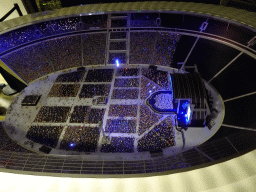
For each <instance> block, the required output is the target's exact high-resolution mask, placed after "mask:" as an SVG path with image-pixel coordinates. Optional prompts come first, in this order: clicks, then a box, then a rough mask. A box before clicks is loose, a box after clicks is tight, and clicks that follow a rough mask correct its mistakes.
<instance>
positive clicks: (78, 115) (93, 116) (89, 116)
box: [70, 106, 105, 124]
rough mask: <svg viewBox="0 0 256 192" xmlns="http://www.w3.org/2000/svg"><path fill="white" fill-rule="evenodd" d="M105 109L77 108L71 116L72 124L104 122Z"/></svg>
mask: <svg viewBox="0 0 256 192" xmlns="http://www.w3.org/2000/svg"><path fill="white" fill-rule="evenodd" d="M104 114H105V109H98V108H91V107H89V106H75V107H74V111H73V113H72V114H71V118H70V123H88V124H97V123H99V122H100V121H102V119H103V116H104Z"/></svg>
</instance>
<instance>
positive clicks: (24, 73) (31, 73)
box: [1, 43, 54, 82]
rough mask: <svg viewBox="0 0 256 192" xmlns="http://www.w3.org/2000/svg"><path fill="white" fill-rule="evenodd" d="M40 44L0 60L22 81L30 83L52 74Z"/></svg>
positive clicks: (51, 68) (50, 66) (52, 69)
mask: <svg viewBox="0 0 256 192" xmlns="http://www.w3.org/2000/svg"><path fill="white" fill-rule="evenodd" d="M43 49H44V48H43V46H42V44H41V43H40V44H36V45H33V46H30V47H26V48H23V49H21V50H17V51H14V52H12V53H11V54H8V55H5V56H3V57H2V58H1V59H2V60H3V62H5V63H6V64H7V65H8V66H9V67H10V68H11V69H13V70H15V73H16V74H17V75H19V77H21V78H22V79H23V80H24V81H26V82H30V81H33V80H35V79H37V78H39V77H41V76H44V75H47V74H49V73H52V72H54V68H53V67H52V65H51V64H50V63H49V62H48V60H47V56H46V55H45V54H44V50H43Z"/></svg>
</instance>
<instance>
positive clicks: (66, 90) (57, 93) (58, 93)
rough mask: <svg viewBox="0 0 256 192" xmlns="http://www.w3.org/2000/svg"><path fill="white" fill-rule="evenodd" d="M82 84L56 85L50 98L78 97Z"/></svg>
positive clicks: (49, 95)
mask: <svg viewBox="0 0 256 192" xmlns="http://www.w3.org/2000/svg"><path fill="white" fill-rule="evenodd" d="M79 88H80V84H66V85H65V84H54V85H53V86H52V88H51V91H50V93H49V94H48V97H76V95H77V93H78V90H79Z"/></svg>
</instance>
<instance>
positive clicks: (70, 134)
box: [60, 126, 100, 152]
mask: <svg viewBox="0 0 256 192" xmlns="http://www.w3.org/2000/svg"><path fill="white" fill-rule="evenodd" d="M99 134H100V131H99V128H98V127H83V126H68V128H67V130H66V132H65V134H64V137H63V139H62V141H61V143H60V149H64V150H67V151H70V150H71V151H72V150H74V151H83V152H94V151H96V150H97V143H98V140H99Z"/></svg>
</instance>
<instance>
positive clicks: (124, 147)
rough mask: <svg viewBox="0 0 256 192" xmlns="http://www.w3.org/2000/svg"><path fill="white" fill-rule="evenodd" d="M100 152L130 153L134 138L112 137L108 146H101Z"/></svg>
mask: <svg viewBox="0 0 256 192" xmlns="http://www.w3.org/2000/svg"><path fill="white" fill-rule="evenodd" d="M101 152H112V153H132V152H134V138H131V137H112V138H111V143H110V144H103V145H102V148H101Z"/></svg>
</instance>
